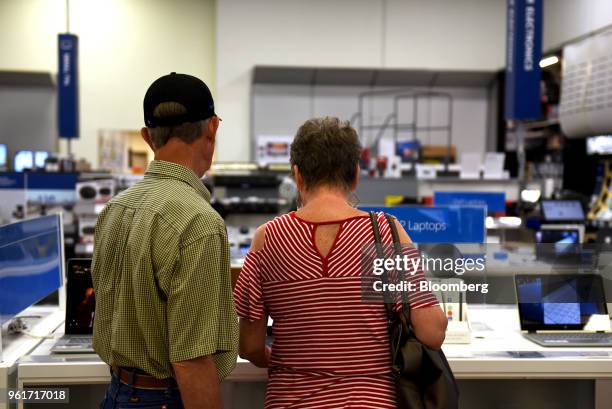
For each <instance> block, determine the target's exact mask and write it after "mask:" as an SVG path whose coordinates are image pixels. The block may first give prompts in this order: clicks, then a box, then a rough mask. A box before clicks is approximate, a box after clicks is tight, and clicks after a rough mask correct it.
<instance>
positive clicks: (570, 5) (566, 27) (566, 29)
mask: <svg viewBox="0 0 612 409" xmlns="http://www.w3.org/2000/svg"><path fill="white" fill-rule="evenodd" d="M611 24H612V1H610V0H544V33H543V48H544V50H548V49H551V48H555V47H557V46H559V45H560V44H563V43H565V42H566V41H568V40H571V39H574V38H576V37H579V36H581V35H583V34H587V33H590V32H592V31H595V30H597V29H599V28H602V27H604V26H608V25H611Z"/></svg>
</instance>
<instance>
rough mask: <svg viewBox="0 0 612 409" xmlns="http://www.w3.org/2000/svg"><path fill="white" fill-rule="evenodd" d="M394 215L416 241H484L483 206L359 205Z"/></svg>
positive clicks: (431, 242)
mask: <svg viewBox="0 0 612 409" xmlns="http://www.w3.org/2000/svg"><path fill="white" fill-rule="evenodd" d="M359 209H361V210H363V211H366V212H370V211H374V212H385V213H388V214H390V215H393V216H395V217H397V219H398V220H399V222H400V223H401V224H402V226H404V229H406V232H407V233H408V235H409V236H410V238H411V239H412V241H413V242H415V243H424V244H425V243H426V244H433V243H453V244H455V243H484V241H485V217H486V213H485V212H486V209H485V208H484V207H462V206H435V207H417V206H415V207H408V206H390V207H361V206H360V207H359Z"/></svg>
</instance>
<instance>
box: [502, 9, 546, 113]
mask: <svg viewBox="0 0 612 409" xmlns="http://www.w3.org/2000/svg"><path fill="white" fill-rule="evenodd" d="M507 13H508V14H507V32H506V89H505V92H506V101H505V111H506V119H508V120H510V119H516V120H526V119H537V118H539V117H540V116H541V108H540V78H541V72H540V59H541V57H542V0H508V9H507Z"/></svg>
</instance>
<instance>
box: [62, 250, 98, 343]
mask: <svg viewBox="0 0 612 409" xmlns="http://www.w3.org/2000/svg"><path fill="white" fill-rule="evenodd" d="M67 269H68V272H67V277H68V288H67V300H66V312H67V314H66V327H65V332H66V334H92V333H93V324H94V318H95V315H96V296H95V294H94V288H93V281H92V278H91V259H88V258H87V259H70V260H69V261H68V266H67Z"/></svg>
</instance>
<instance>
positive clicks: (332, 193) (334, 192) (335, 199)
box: [300, 187, 349, 207]
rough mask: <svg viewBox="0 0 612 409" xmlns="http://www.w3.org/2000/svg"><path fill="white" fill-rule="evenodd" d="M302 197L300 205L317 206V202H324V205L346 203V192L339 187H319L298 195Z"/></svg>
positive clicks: (346, 204)
mask: <svg viewBox="0 0 612 409" xmlns="http://www.w3.org/2000/svg"><path fill="white" fill-rule="evenodd" d="M300 196H301V198H302V207H306V206H308V207H310V206H313V207H318V205H319V204H322V203H325V206H336V205H345V206H349V205H348V194H347V193H346V192H345V191H343V190H340V189H331V188H327V187H320V188H317V189H316V190H313V191H310V192H308V193H304V194H301V195H300Z"/></svg>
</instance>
